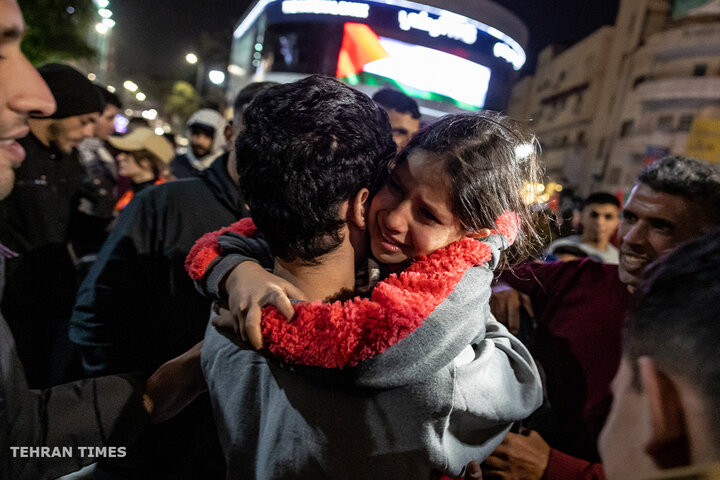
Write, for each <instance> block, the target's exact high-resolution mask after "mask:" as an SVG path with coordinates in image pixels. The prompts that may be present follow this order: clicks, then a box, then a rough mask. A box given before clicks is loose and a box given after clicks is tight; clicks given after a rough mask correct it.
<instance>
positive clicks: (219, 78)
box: [208, 70, 225, 85]
mask: <svg viewBox="0 0 720 480" xmlns="http://www.w3.org/2000/svg"><path fill="white" fill-rule="evenodd" d="M208 78H209V79H210V81H211V82H212V83H214V84H215V85H222V84H223V82H224V81H225V72H223V71H222V70H210V71H209V72H208Z"/></svg>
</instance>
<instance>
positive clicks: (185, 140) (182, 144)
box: [177, 137, 190, 147]
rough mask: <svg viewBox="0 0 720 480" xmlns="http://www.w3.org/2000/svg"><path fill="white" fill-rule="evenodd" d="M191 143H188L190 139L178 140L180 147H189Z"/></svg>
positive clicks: (180, 138)
mask: <svg viewBox="0 0 720 480" xmlns="http://www.w3.org/2000/svg"><path fill="white" fill-rule="evenodd" d="M189 143H190V142H188V139H187V138H185V137H178V138H177V144H178V145H180V146H181V147H187V146H188V144H189Z"/></svg>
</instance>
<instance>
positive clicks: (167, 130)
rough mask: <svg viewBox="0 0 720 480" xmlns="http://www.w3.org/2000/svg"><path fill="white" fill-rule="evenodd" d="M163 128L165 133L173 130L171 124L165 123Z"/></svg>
mask: <svg viewBox="0 0 720 480" xmlns="http://www.w3.org/2000/svg"><path fill="white" fill-rule="evenodd" d="M162 129H163V133H170V132H171V131H172V128H171V127H170V125H163V127H162Z"/></svg>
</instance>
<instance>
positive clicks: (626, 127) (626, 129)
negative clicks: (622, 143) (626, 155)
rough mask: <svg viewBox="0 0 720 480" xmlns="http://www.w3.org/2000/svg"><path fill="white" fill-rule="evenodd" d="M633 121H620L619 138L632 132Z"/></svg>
mask: <svg viewBox="0 0 720 480" xmlns="http://www.w3.org/2000/svg"><path fill="white" fill-rule="evenodd" d="M634 123H635V122H634V121H633V120H625V121H624V122H623V123H622V126H621V127H620V138H623V137H626V136H628V135H630V132H632V128H633V124H634Z"/></svg>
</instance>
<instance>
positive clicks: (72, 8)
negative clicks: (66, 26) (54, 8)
mask: <svg viewBox="0 0 720 480" xmlns="http://www.w3.org/2000/svg"><path fill="white" fill-rule="evenodd" d="M65 11H66V12H67V13H69V14H70V15H72V14H73V13H75V7H73V6H70V7H68V8H66V9H65Z"/></svg>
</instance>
